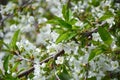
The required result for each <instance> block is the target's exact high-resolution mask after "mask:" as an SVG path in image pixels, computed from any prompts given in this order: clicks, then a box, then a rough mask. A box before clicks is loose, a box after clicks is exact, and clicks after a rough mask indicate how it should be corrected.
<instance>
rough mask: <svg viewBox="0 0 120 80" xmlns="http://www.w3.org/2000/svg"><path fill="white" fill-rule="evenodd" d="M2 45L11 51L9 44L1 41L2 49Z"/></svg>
mask: <svg viewBox="0 0 120 80" xmlns="http://www.w3.org/2000/svg"><path fill="white" fill-rule="evenodd" d="M2 45H4V46H5V47H6V48H8V49H9V46H8V44H6V43H5V42H4V41H2V40H0V47H1V46H2Z"/></svg>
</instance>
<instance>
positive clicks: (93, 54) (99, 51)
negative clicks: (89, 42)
mask: <svg viewBox="0 0 120 80" xmlns="http://www.w3.org/2000/svg"><path fill="white" fill-rule="evenodd" d="M101 53H102V50H101V49H100V48H96V49H93V50H92V51H91V53H90V55H89V58H88V61H91V60H92V59H93V58H94V57H95V56H97V55H99V54H101Z"/></svg>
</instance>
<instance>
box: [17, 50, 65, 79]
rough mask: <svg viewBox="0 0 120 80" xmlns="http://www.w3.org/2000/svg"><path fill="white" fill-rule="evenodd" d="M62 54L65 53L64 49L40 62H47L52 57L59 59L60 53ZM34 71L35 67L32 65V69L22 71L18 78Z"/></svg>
mask: <svg viewBox="0 0 120 80" xmlns="http://www.w3.org/2000/svg"><path fill="white" fill-rule="evenodd" d="M62 54H64V50H62V51H60V52H59V53H57V54H55V55H53V56H50V57H48V58H46V59H44V60H43V61H41V62H40V64H42V63H47V62H48V61H49V60H50V59H52V58H55V59H57V57H58V56H60V55H62ZM32 71H34V67H31V68H30V69H28V70H26V71H23V72H21V73H20V74H19V75H18V76H17V77H18V78H21V77H23V76H27V75H28V74H29V73H31V72H32Z"/></svg>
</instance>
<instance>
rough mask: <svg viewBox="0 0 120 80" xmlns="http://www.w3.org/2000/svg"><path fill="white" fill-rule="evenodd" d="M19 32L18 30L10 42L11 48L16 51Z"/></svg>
mask: <svg viewBox="0 0 120 80" xmlns="http://www.w3.org/2000/svg"><path fill="white" fill-rule="evenodd" d="M19 32H20V30H19V29H18V30H17V31H16V32H15V33H14V35H13V37H12V40H11V42H10V48H12V49H14V48H15V46H16V42H17V39H18V35H19Z"/></svg>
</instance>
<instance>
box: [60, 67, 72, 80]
mask: <svg viewBox="0 0 120 80" xmlns="http://www.w3.org/2000/svg"><path fill="white" fill-rule="evenodd" d="M58 76H59V78H60V80H69V79H70V78H71V77H70V74H69V72H68V70H67V68H66V66H65V65H64V66H63V67H62V72H60V73H59V74H58Z"/></svg>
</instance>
